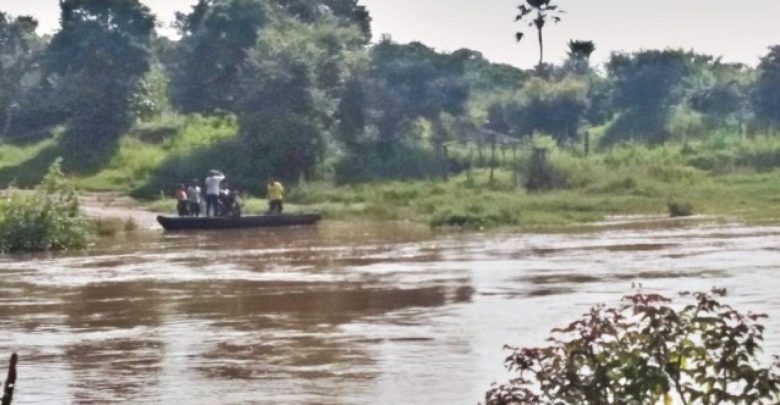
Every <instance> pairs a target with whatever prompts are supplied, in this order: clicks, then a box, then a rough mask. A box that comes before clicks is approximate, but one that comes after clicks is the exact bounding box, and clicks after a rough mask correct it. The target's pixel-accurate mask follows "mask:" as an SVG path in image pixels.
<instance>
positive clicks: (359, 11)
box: [274, 0, 371, 43]
mask: <svg viewBox="0 0 780 405" xmlns="http://www.w3.org/2000/svg"><path fill="white" fill-rule="evenodd" d="M274 1H275V2H276V3H277V4H279V5H280V6H281V7H282V8H283V9H285V10H286V11H287V12H288V13H290V14H291V15H293V16H294V17H296V18H298V19H300V20H301V21H303V22H307V23H312V22H315V21H317V20H318V19H321V18H322V17H324V16H325V15H326V14H330V15H332V16H334V17H336V18H338V19H341V20H343V21H344V22H346V23H347V24H356V25H357V26H358V27H359V28H360V31H361V32H362V33H363V36H364V39H365V43H368V42H369V41H370V40H371V15H370V14H369V12H368V9H367V8H366V6H362V5H359V4H358V0H274Z"/></svg>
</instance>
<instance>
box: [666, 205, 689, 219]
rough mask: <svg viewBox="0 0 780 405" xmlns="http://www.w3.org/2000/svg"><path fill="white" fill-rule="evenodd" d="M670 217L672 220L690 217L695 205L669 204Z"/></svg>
mask: <svg viewBox="0 0 780 405" xmlns="http://www.w3.org/2000/svg"><path fill="white" fill-rule="evenodd" d="M668 207H669V216H670V217H672V218H678V217H689V216H691V215H693V205H692V204H691V203H689V202H687V201H672V202H670V203H669V206H668Z"/></svg>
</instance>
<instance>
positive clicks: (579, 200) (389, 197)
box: [146, 170, 780, 231]
mask: <svg viewBox="0 0 780 405" xmlns="http://www.w3.org/2000/svg"><path fill="white" fill-rule="evenodd" d="M513 182H514V180H513V178H512V173H510V172H507V171H504V170H500V171H497V172H496V173H495V174H494V181H493V183H492V184H491V183H490V182H489V174H488V173H487V172H486V171H483V170H478V171H474V172H473V173H471V175H468V174H462V175H459V176H456V177H454V178H451V179H450V180H448V181H410V182H386V183H371V184H362V185H345V186H334V185H331V184H327V183H305V184H299V185H297V186H295V185H291V187H290V188H291V192H290V193H289V195H288V204H287V210H288V211H289V212H311V211H318V212H321V213H322V214H323V216H324V217H325V219H326V220H352V219H368V220H380V221H408V222H415V223H421V224H428V225H430V226H432V227H434V228H439V227H461V228H469V229H488V228H514V229H519V230H531V231H533V230H545V229H559V228H561V227H576V226H578V225H584V224H597V223H603V222H605V221H609V220H610V219H612V218H614V217H620V216H632V217H637V216H639V217H645V216H649V217H652V218H655V219H663V218H669V217H670V216H671V214H670V204H672V203H674V204H678V205H687V206H689V207H690V208H691V212H690V213H689V214H691V215H697V216H707V217H713V218H723V219H726V220H734V221H740V222H745V223H751V224H760V223H774V222H778V221H780V204H778V202H780V172H778V171H771V172H766V173H761V172H756V171H745V172H737V173H731V174H725V175H717V176H711V175H707V174H705V173H696V174H695V175H692V176H691V177H688V178H683V179H680V178H674V179H667V180H664V179H658V178H654V177H645V178H642V179H640V180H634V178H633V177H631V175H630V174H623V175H621V174H616V175H614V176H610V177H608V178H605V179H602V180H600V181H598V182H596V183H595V184H591V185H589V186H587V187H580V188H573V189H565V190H552V191H546V192H540V193H530V192H527V191H525V190H523V189H522V188H521V187H518V186H513V185H512V183H513ZM246 205H247V208H246V210H245V212H247V213H260V212H263V211H264V210H265V209H266V202H265V200H263V199H260V198H252V197H250V198H248V199H247V204H246ZM146 206H147V207H148V208H149V209H150V210H152V211H155V212H169V213H170V212H174V202H173V201H172V200H170V199H167V200H156V201H151V202H149V203H148V204H147V205H146Z"/></svg>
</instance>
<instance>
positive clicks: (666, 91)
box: [605, 50, 690, 142]
mask: <svg viewBox="0 0 780 405" xmlns="http://www.w3.org/2000/svg"><path fill="white" fill-rule="evenodd" d="M689 59H690V55H688V54H685V53H683V52H681V51H670V50H666V51H642V52H638V53H635V54H623V53H617V54H613V55H612V57H611V58H610V60H609V62H608V63H607V69H608V71H609V74H610V76H613V77H614V78H615V81H616V83H615V86H616V88H615V96H614V103H615V106H616V107H618V108H621V109H623V115H622V116H621V117H620V118H619V119H618V122H616V123H615V124H614V125H613V127H612V128H611V129H610V132H609V133H608V134H607V138H606V139H605V140H606V141H608V142H610V141H611V142H614V141H616V140H617V139H620V138H629V139H631V138H640V139H648V140H651V141H655V142H658V141H664V140H666V138H668V134H667V133H666V132H665V131H664V124H665V123H666V118H667V117H668V114H669V112H670V111H671V107H672V106H674V105H675V104H676V102H677V101H678V100H679V99H680V98H681V94H680V91H679V90H680V88H681V84H682V81H683V78H684V77H685V75H686V73H687V72H688V70H689Z"/></svg>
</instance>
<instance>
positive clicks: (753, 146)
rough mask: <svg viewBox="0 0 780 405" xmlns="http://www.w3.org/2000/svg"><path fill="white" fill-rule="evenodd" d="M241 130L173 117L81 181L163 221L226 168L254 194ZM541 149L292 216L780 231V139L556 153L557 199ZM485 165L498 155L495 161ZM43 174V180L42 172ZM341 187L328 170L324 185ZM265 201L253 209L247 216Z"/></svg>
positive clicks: (323, 188)
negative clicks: (669, 221)
mask: <svg viewBox="0 0 780 405" xmlns="http://www.w3.org/2000/svg"><path fill="white" fill-rule="evenodd" d="M236 134H237V126H236V123H235V120H234V119H232V118H230V117H227V118H221V119H220V118H202V117H197V116H193V117H181V116H170V117H167V118H164V119H162V120H160V121H158V122H156V123H153V124H145V125H141V126H138V127H137V128H136V129H134V130H133V131H132V132H131V133H129V134H128V135H127V136H125V137H124V138H123V139H122V141H121V143H120V145H119V149H118V151H117V153H116V155H115V156H114V157H113V158H112V159H111V161H110V162H109V163H108V165H107V166H106V167H104V169H103V170H101V171H99V172H97V173H91V174H88V175H77V179H76V181H77V185H78V186H79V188H80V189H82V190H88V191H119V192H122V193H128V194H133V195H135V196H138V197H141V198H143V199H145V200H147V204H148V205H149V206H150V207H152V208H153V209H155V210H158V211H164V212H173V211H174V209H173V202H172V201H170V200H168V199H167V198H170V195H171V194H172V191H173V190H172V188H173V186H174V185H175V184H176V183H177V182H179V181H182V180H184V179H187V178H191V177H198V176H201V175H202V174H203V173H205V171H206V170H207V168H210V167H220V168H223V169H224V171H225V172H226V173H227V174H228V176H230V177H231V178H232V179H234V181H235V182H236V183H238V184H241V185H242V186H243V187H245V188H248V189H249V190H250V191H254V192H255V193H256V194H257V193H258V191H259V190H261V189H262V181H263V179H260V178H254V177H253V176H252V173H251V172H247V171H241V167H243V166H242V163H241V162H235V161H232V160H231V158H230V157H231V155H230V152H229V151H230V148H232V147H234V146H235V144H236V143H235V140H236V136H237V135H236ZM531 149H532V146H531V144H530V143H529V144H528V145H526V146H524V147H522V148H521V149H520V150H518V153H517V154H516V155H515V154H512V156H513V157H506V156H507V155H506V154H497V157H498V158H497V162H496V163H495V166H496V170H495V173H494V175H493V178H492V181H491V176H490V170H489V169H488V168H487V166H489V162H488V161H487V160H488V159H483V160H482V161H478V160H477V159H476V158H473V160H472V161H471V164H470V165H463V164H462V163H463V160H464V159H466V158H467V157H469V156H472V157H474V156H477V154H476V153H474V151H473V150H470V149H468V147H461V148H458V147H453V148H452V150H451V158H452V159H454V160H459V162H460V163H461V165H460V167H471V169H468V170H463V171H461V172H460V173H457V174H453V175H452V176H451V177H450V178H449V179H447V180H443V179H440V178H438V177H435V176H432V177H431V178H430V179H428V180H411V181H382V182H370V183H361V184H353V185H335V184H333V182H332V181H328V180H319V181H316V182H301V183H300V184H288V185H287V186H288V190H289V192H288V196H287V200H288V210H289V211H311V210H317V211H321V212H322V213H323V214H324V215H325V217H326V218H329V219H350V218H363V219H379V220H408V221H414V222H420V223H428V224H430V225H432V226H435V227H442V226H457V227H468V228H492V227H515V228H528V229H533V228H543V227H552V226H561V225H568V224H578V223H588V222H594V221H601V220H604V219H606V218H607V217H609V216H612V215H631V214H652V215H668V214H669V212H670V205H672V206H673V208H674V209H673V211H675V212H677V213H682V214H687V213H688V212H685V211H691V212H690V213H693V214H703V215H720V216H729V217H734V218H736V219H741V220H745V221H758V222H766V221H769V222H771V221H776V220H780V204H778V202H780V171H778V168H780V138H777V137H774V136H761V137H755V138H746V137H741V136H738V135H729V134H723V135H718V136H709V137H708V138H707V139H706V140H700V141H697V140H689V141H687V142H686V143H676V144H669V145H666V146H656V147H648V146H644V145H641V144H632V145H621V146H615V147H612V148H611V149H607V150H601V151H597V152H595V153H591V154H590V155H588V156H585V155H584V154H582V153H581V152H579V151H577V147H571V148H569V149H558V148H555V147H552V148H551V150H550V151H549V153H548V157H549V158H548V168H549V170H550V173H551V180H550V187H551V189H549V190H547V191H544V192H529V191H527V190H526V189H525V187H524V184H525V183H526V180H527V176H528V173H529V171H530V161H531ZM56 156H57V143H56V140H46V141H43V142H40V143H38V144H33V145H26V146H11V145H2V146H0V182H2V183H4V184H6V185H8V184H17V185H20V186H26V185H32V184H37V182H38V181H39V180H40V178H39V177H41V176H42V173H43V172H44V171H45V168H47V167H48V164H50V162H51V161H52V160H53V159H54V158H56ZM485 156H489V155H488V154H487V153H485ZM39 172H40V173H39ZM319 176H320V177H321V178H324V179H328V178H332V177H331V176H330V175H329V174H328V172H327V168H324V169H323V172H322V173H320V174H319ZM264 210H265V202H264V201H263V200H262V199H259V198H249V199H247V210H246V211H247V212H262V211H264Z"/></svg>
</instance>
